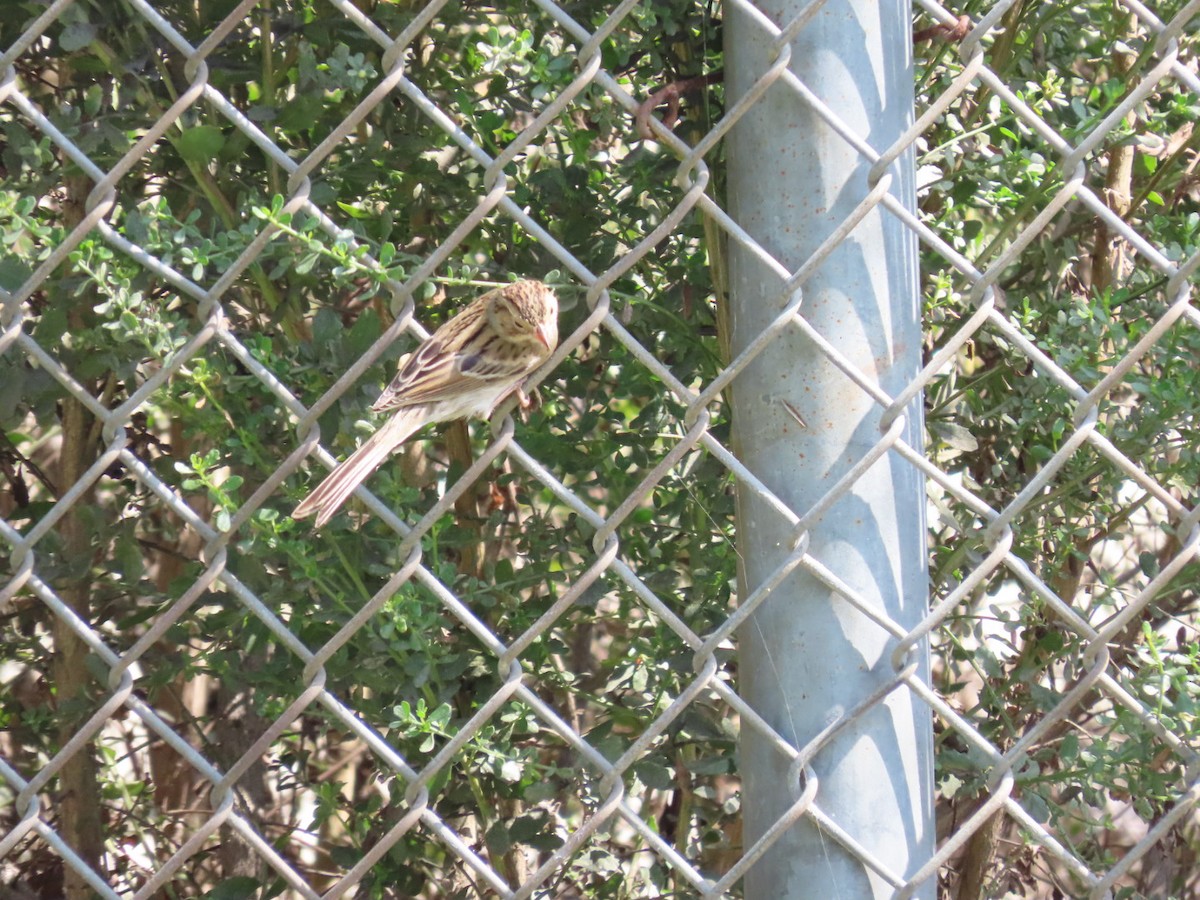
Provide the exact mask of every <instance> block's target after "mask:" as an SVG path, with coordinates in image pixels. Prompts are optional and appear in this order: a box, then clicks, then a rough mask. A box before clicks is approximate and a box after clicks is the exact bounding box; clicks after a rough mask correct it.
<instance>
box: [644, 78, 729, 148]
mask: <svg viewBox="0 0 1200 900" xmlns="http://www.w3.org/2000/svg"><path fill="white" fill-rule="evenodd" d="M724 80H725V73H724V72H709V73H708V74H707V75H696V76H694V77H692V78H682V79H680V80H679V81H672V82H671V83H670V84H668V85H665V86H663V87H661V88H659V89H658V90H657V91H655V92H654V93H653V94H651V95H650V96H649V97H647V98H646V99H645V101H643V103H642V105H641V106H639V107H638V108H637V112H636V113H635V114H634V121H635V122H636V123H637V130H638V134H640V135H641V136H642V138H643V139H645V140H647V141H652V140H654V132H653V131H651V130H650V116H651V114H652V113H653V112H654V110H656V109H658V107H660V106H662V105H663V104H664V103H665V104H667V114H666V115H665V116H663V120H662V123H663V125H665V126H666V127H667V128H674V127H675V125H676V123H677V122H678V121H679V98H680V97H681V96H683V95H684V94H686V93H688V92H689V91H697V90H699V89H700V88H702V87H707V86H708V85H710V84H719V83H720V82H722V81H724Z"/></svg>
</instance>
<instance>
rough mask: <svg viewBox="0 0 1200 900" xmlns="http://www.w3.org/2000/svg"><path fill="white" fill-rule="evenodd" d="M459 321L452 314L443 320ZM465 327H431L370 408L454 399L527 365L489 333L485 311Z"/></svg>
mask: <svg viewBox="0 0 1200 900" xmlns="http://www.w3.org/2000/svg"><path fill="white" fill-rule="evenodd" d="M455 324H458V322H457V320H451V321H450V322H447V323H446V325H447V326H449V325H455ZM463 325H464V327H462V328H457V329H454V330H452V331H449V332H448V333H446V334H443V331H444V330H446V326H443V328H439V329H438V330H437V331H436V332H434V333H433V334H432V335H431V336H430V337H429V338H428V339H427V340H426V341H425V343H423V344H421V346H420V347H418V348H417V349H416V351H415V352H414V353H413V354H412V355H411V356H410V357H409V358H408V359H407V360H406V361H405V363H404V365H402V366H401V367H400V371H399V372H397V373H396V377H395V378H393V379H392V382H391V384H389V385H388V386H387V388H386V389H385V390H384V392H383V393H382V394H380V395H379V399H378V400H376V401H375V403H374V405H372V407H371V409H372V411H374V412H387V411H390V410H396V409H403V408H405V407H409V406H420V405H424V404H428V403H437V402H439V401H443V400H455V399H458V398H461V397H462V396H463V395H464V394H469V393H471V392H473V391H476V390H478V389H480V388H482V387H485V386H486V385H489V384H498V383H502V382H506V381H511V382H514V383H515V381H516V380H517V379H518V378H520V377H521V376H523V375H525V374H526V373H527V372H528V371H529V369H530V366H529V360H528V356H527V355H526V354H525V353H522V352H519V350H518V348H517V347H516V346H515V345H512V344H510V343H508V342H504V341H501V340H500V339H499V338H498V337H496V336H494V335H493V334H491V333H490V330H489V329H488V326H487V318H486V316H484V315H479V316H476V317H472V319H470V320H468V321H467V322H465V323H463Z"/></svg>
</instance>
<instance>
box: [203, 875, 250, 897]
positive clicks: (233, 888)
mask: <svg viewBox="0 0 1200 900" xmlns="http://www.w3.org/2000/svg"><path fill="white" fill-rule="evenodd" d="M258 887H259V885H258V879H257V878H251V877H250V876H249V875H238V876H235V877H233V878H227V879H226V880H225V881H222V882H221V883H220V884H218V885H217V886H216V887H215V888H213V889H212V890H211V891H209V892H208V893H206V894H202V895H201V896H202V897H203V898H204V900H248V898H251V897H256V896H258Z"/></svg>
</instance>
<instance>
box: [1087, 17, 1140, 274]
mask: <svg viewBox="0 0 1200 900" xmlns="http://www.w3.org/2000/svg"><path fill="white" fill-rule="evenodd" d="M1137 27H1138V20H1137V16H1135V15H1130V17H1129V21H1128V23H1127V26H1126V30H1127V32H1128V33H1129V34H1134V33H1136V31H1137ZM1136 62H1137V54H1136V53H1134V52H1132V51H1128V52H1123V53H1122V52H1117V53H1115V54H1114V55H1113V70H1114V72H1115V73H1116V75H1117V77H1118V78H1119V79H1123V78H1125V77H1126V76H1127V75H1128V74H1129V72H1130V70H1131V69H1132V68H1133V66H1134V64H1135V63H1136ZM1125 121H1126V122H1128V123H1130V124H1133V122H1134V121H1135V117H1134V115H1133V113H1132V112H1131V113H1129V114H1128V115H1127V116H1126V117H1125ZM1136 153H1137V148H1136V147H1135V146H1134V145H1133V144H1130V143H1125V142H1122V143H1118V144H1117V145H1116V146H1114V147H1110V148H1109V149H1108V152H1107V153H1106V154H1105V155H1106V156H1107V157H1108V173H1107V175H1106V176H1105V179H1104V202H1105V203H1106V204H1107V205H1108V208H1109V209H1111V210H1112V211H1113V212H1114V213H1116V214H1117V216H1118V217H1120V218H1121V219H1125V218H1126V217H1127V216H1128V215H1129V212H1130V203H1131V202H1132V198H1133V161H1134V157H1135V154H1136ZM1122 247H1123V244H1122V241H1121V238H1120V237H1117V236H1114V235H1113V234H1112V233H1111V232H1110V230H1109V227H1108V225H1107V224H1106V223H1105V221H1104V220H1103V219H1097V220H1096V242H1095V247H1094V249H1093V252H1092V289H1093V290H1094V291H1095V292H1096V293H1097V294H1102V293H1104V292H1105V291H1107V290H1108V289H1109V288H1110V287H1111V286H1112V285H1113V282H1114V281H1116V280H1117V279H1119V277H1120V268H1121V261H1122V259H1123V258H1124V254H1123V253H1122Z"/></svg>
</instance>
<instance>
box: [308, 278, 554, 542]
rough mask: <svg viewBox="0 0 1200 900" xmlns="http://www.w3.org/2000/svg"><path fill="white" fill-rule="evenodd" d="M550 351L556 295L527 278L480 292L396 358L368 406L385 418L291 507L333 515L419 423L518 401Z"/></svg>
mask: <svg viewBox="0 0 1200 900" xmlns="http://www.w3.org/2000/svg"><path fill="white" fill-rule="evenodd" d="M557 346H558V298H557V297H556V296H555V294H554V291H553V290H551V289H550V288H549V287H547V286H546V285H545V284H543V283H542V282H540V281H534V280H532V279H527V280H523V281H516V282H513V283H512V284H507V285H504V286H503V287H498V288H496V289H494V290H491V291H488V292H487V293H486V294H483V295H482V296H480V297H479V298H478V299H476V300H475V301H474V302H472V303H471V304H470V305H468V306H467V307H466V308H465V309H464V310H463V311H462V312H460V313H459V314H458V315H456V316H455V317H454V318H452V319H450V320H449V321H447V322H446V323H445V324H443V325H442V326H441V327H440V328H438V329H437V331H435V332H434V333H433V334H431V335H430V336H429V337H428V338H426V339H425V341H424V342H422V343H421V345H420V346H419V347H417V349H416V350H414V351H413V352H412V353H411V354H410V355H409V356H408V357H406V358H405V359H403V360H401V362H400V367H399V370H398V371H397V372H396V376H395V377H394V378H393V379H392V381H391V383H390V384H389V385H388V386H387V388H385V389H384V391H383V393H382V394H380V395H379V399H378V400H376V401H375V403H374V405H373V406H372V407H371V410H372V412H377V413H384V412H388V413H391V414H392V416H391V418H390V419H388V421H387V422H385V423H384V424H383V425H382V426H381V427H380V428H379V429H378V430H377V431H376V432H375V433H374V434H373V435H371V436H370V437H369V438H367V440H366V441H365V442H364V443H363V444H362V446H360V447H359V448H358V449H357V450H355V451H354V452H353V453H352V454H350V456H348V457H347V458H346V459H345V461H343V462H342V463H341V464H340V465H339V466H338V467H337V468H335V469H334V470H333V471H332V472H330V473H329V475H328V476H327V477H326V478H325V480H324V481H322V482H321V483H320V484H319V485H317V487H316V488H314V489H313V491H312V493H310V494H309V495H308V496H307V497H305V498H304V500H302V501H301V502H300V504H299V505H298V506H297V507H296V508H295V510H293V512H292V518H293V519H303V518H306V517H307V516H310V515H312V514H313V513H316V514H317V518H316V522H315V523H314V524H315V527H317V528H321V527H322V526H324V525H325V523H326V522H328V521H329V520H330V519H331V518H333V516H334V514H335V513H336V512H337V511H338V510H339V509H340V508H341V506H342V504H343V503H345V502H346V499H347V498H348V497H349V496H350V494H352V493H353V492H354V489H355V488H356V487H358V485H359V484H361V483H362V481H363V479H365V478H366V477H367V476H368V475H370V474H371V473H372V472H374V471H375V470H376V469H377V468H379V466H380V465H381V464H382V463H383V461H384V460H385V459H387V458H388V456H390V455H391V454H392V453H393V452H394V451H395V450H396V449H397V448H398V447H399V446H400V445H401V444H403V443H404V442H405V441H406V440H408V439H409V438H410V437H411V436H412V435H413V434H414V433H415V432H417V431H418V430H419V429H421V428H423V427H424V426H425V425H429V424H432V423H434V422H447V421H450V420H451V419H462V418H469V417H473V416H474V417H479V418H487V417H488V416H490V415H491V414H492V410H493V409H495V408H496V406H497V405H498V404H499V403H500V401H502V400H504V399H505V398H506V397H508V396H509V395H510V394H512V393H518V394H519V395H520V396H521V398H522V400H524V399H525V396H524V392H523V390H522V386H523V383H524V380H525V377H526V376H527V375H529V374H530V373H531V372H533V370H534V369H536V368H537V367H538V366H540V365H541V364H542V363H543V362H545V361H546V360H547V359H548V358H549V357H550V355H551V354H552V353H553V352H554V348H555V347H557Z"/></svg>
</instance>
